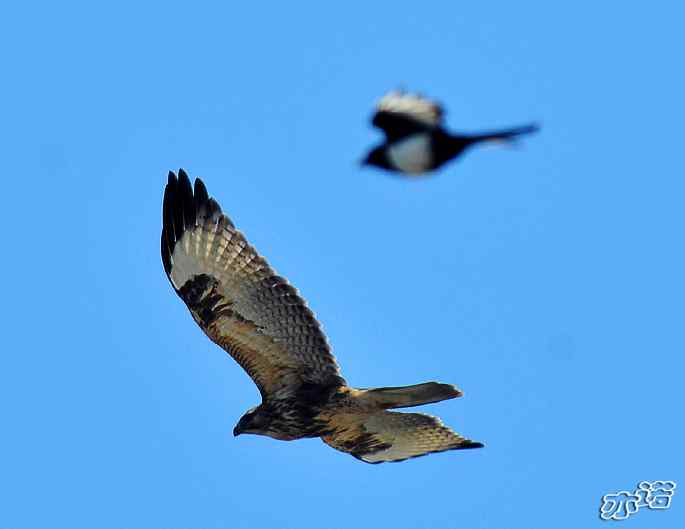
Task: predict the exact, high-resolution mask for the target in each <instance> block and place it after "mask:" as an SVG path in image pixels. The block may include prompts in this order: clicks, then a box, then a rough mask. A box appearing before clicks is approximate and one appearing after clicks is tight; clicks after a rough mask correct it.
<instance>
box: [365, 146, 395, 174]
mask: <svg viewBox="0 0 685 529" xmlns="http://www.w3.org/2000/svg"><path fill="white" fill-rule="evenodd" d="M361 164H362V165H374V166H376V167H382V168H383V169H392V167H391V166H390V164H389V163H388V158H387V157H386V155H385V146H384V145H379V146H378V147H376V148H375V149H372V150H370V151H369V153H368V154H367V155H366V158H364V159H363V160H362V161H361Z"/></svg>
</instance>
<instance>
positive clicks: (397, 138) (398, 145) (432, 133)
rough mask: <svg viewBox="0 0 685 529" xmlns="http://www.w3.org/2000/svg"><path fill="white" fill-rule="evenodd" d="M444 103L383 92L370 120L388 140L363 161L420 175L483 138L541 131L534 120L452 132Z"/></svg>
mask: <svg viewBox="0 0 685 529" xmlns="http://www.w3.org/2000/svg"><path fill="white" fill-rule="evenodd" d="M443 115H444V111H443V109H442V107H441V106H440V105H439V104H437V103H436V102H434V101H430V100H428V99H425V98H424V97H422V96H420V95H418V94H407V93H403V92H389V93H388V94H386V95H385V96H383V97H382V98H381V99H380V101H379V102H378V105H377V106H376V111H375V112H374V115H373V117H372V119H371V123H372V124H373V125H374V126H375V127H378V128H379V129H381V130H382V131H383V133H384V134H385V140H386V141H385V143H383V144H381V145H379V146H377V147H375V148H374V149H372V150H371V151H370V152H369V153H368V155H367V156H366V158H365V159H364V160H363V162H362V164H363V165H373V166H376V167H381V168H383V169H386V170H388V171H394V172H398V173H404V174H409V175H421V174H424V173H427V172H430V171H433V170H434V169H437V168H438V167H440V166H442V165H443V164H445V163H446V162H448V161H450V160H452V159H453V158H456V157H457V156H459V155H460V154H462V153H463V152H464V151H465V150H466V149H467V148H468V147H471V146H473V145H476V144H478V143H483V142H513V141H515V140H516V138H518V137H519V136H522V135H525V134H531V133H533V132H537V131H538V126H537V125H535V124H529V125H524V126H521V127H514V128H510V129H504V130H497V131H491V132H484V133H480V134H451V133H449V132H447V131H446V130H445V129H444V128H443Z"/></svg>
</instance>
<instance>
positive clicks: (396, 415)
mask: <svg viewBox="0 0 685 529" xmlns="http://www.w3.org/2000/svg"><path fill="white" fill-rule="evenodd" d="M329 424H330V426H331V427H333V431H332V432H331V433H330V434H328V435H326V436H324V437H322V439H323V441H324V442H325V443H326V444H327V445H329V446H331V447H332V448H335V449H336V450H340V451H341V452H346V453H348V454H351V455H353V456H354V457H356V458H357V459H360V460H362V461H364V462H366V463H383V462H386V461H404V460H405V459H409V458H412V457H419V456H423V455H426V454H431V453H433V452H444V451H446V450H462V449H465V448H480V447H482V446H483V445H482V443H478V442H475V441H471V440H470V439H467V438H465V437H463V436H461V435H459V434H458V433H456V432H454V431H453V430H451V429H450V428H448V427H447V426H445V425H444V424H442V421H441V420H440V419H438V418H437V417H432V416H431V415H425V414H423V413H402V412H394V411H379V412H376V413H369V414H363V413H340V414H336V415H334V416H333V417H332V419H331V420H330V422H329Z"/></svg>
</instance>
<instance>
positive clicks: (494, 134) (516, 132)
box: [461, 123, 540, 145]
mask: <svg viewBox="0 0 685 529" xmlns="http://www.w3.org/2000/svg"><path fill="white" fill-rule="evenodd" d="M539 130H540V126H539V125H538V124H537V123H530V124H528V125H523V126H521V127H512V128H510V129H503V130H496V131H490V132H482V133H480V134H466V135H464V136H461V139H462V141H464V142H465V143H466V144H468V145H473V144H474V143H482V142H505V143H509V142H513V141H516V139H518V138H519V137H521V136H525V135H528V134H533V133H535V132H537V131H539Z"/></svg>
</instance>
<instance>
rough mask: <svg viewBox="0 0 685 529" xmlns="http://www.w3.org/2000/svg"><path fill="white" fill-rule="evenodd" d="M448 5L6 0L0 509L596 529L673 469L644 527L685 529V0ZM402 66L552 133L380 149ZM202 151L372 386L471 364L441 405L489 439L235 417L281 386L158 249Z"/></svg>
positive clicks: (213, 522) (440, 411)
mask: <svg viewBox="0 0 685 529" xmlns="http://www.w3.org/2000/svg"><path fill="white" fill-rule="evenodd" d="M450 4H451V5H447V3H446V2H441V3H437V2H436V3H433V2H399V1H394V2H391V3H390V2H382V3H381V2H379V3H371V2H345V3H342V4H339V5H333V4H326V5H321V4H318V5H315V4H314V3H309V4H307V6H306V7H303V6H300V5H297V4H295V5H293V4H288V3H286V4H279V5H278V6H277V5H273V4H272V5H266V4H258V5H253V6H252V7H246V4H245V3H231V4H229V3H228V2H222V3H213V4H207V3H202V2H194V3H192V4H191V3H186V4H183V5H178V4H176V3H173V2H168V1H167V2H149V3H145V4H143V3H137V2H136V3H129V2H117V3H116V4H112V5H110V6H108V7H105V6H102V5H95V4H93V3H92V2H89V3H83V4H76V3H74V2H59V3H54V2H50V3H48V2H38V3H29V2H25V3H22V4H21V6H20V5H19V3H16V4H15V5H13V6H9V5H5V6H4V7H2V8H1V10H0V11H1V12H0V19H2V31H0V49H1V50H2V51H0V54H1V55H2V62H1V64H2V78H3V81H2V83H0V117H1V120H2V128H1V129H0V145H2V147H1V149H2V153H3V154H2V165H3V168H2V169H3V173H4V178H3V188H4V192H3V195H2V204H3V207H2V218H3V228H4V229H3V234H4V241H3V243H2V245H1V246H0V252H1V253H2V256H3V258H2V260H1V264H0V268H1V271H2V275H3V277H4V286H3V289H2V290H3V296H2V297H3V302H2V303H1V304H0V316H1V320H2V322H3V325H2V328H3V346H2V349H3V353H2V356H1V358H2V360H1V366H0V417H2V420H1V421H0V504H1V505H2V507H1V508H0V527H2V528H3V529H4V528H8V529H9V528H12V529H21V528H44V527H69V528H70V529H81V528H83V529H93V528H98V529H100V528H102V529H110V528H111V529H119V528H121V529H128V528H146V529H149V528H163V529H175V528H178V529H183V528H199V527H201V528H230V529H267V528H278V529H290V528H292V529H310V528H311V529H321V528H327V529H338V528H349V527H359V528H366V527H393V528H396V529H404V528H406V529H417V528H419V529H423V528H431V529H434V528H436V527H446V528H465V529H477V528H493V529H495V528H513V527H521V528H524V527H525V528H529V527H550V526H554V527H559V528H574V529H576V528H579V527H602V526H604V525H606V524H607V523H608V522H602V521H600V520H599V518H598V515H597V512H598V508H599V503H600V497H601V496H602V495H603V494H605V493H609V492H613V491H618V490H621V489H627V490H632V489H633V488H634V487H635V485H636V483H637V482H638V481H640V480H656V479H672V480H676V481H678V480H680V483H681V485H680V486H681V488H682V489H683V490H682V491H681V492H680V496H679V495H678V493H676V496H675V498H674V500H673V506H672V508H671V510H670V511H668V512H655V511H645V512H643V511H640V512H639V513H638V514H637V515H635V516H634V517H633V518H631V519H630V520H628V521H626V522H622V525H621V527H627V528H650V529H654V528H656V529H660V528H669V529H670V528H674V527H685V463H684V459H683V457H682V450H683V446H685V435H684V433H685V432H684V427H683V420H682V409H683V404H685V402H684V400H685V399H683V393H682V377H683V370H684V367H685V362H684V361H683V353H684V352H685V335H684V333H685V331H684V318H683V309H684V307H685V305H684V303H685V302H684V301H683V300H684V299H685V286H684V280H683V270H684V269H685V251H684V250H683V227H684V221H685V214H684V213H683V196H684V195H685V184H684V182H683V179H684V177H685V175H684V174H683V168H682V167H683V123H684V120H685V115H684V111H683V93H685V86H684V85H685V82H684V81H685V77H684V74H683V69H682V52H683V48H684V46H685V43H684V42H683V41H684V39H683V37H682V20H683V16H684V15H685V12H684V11H683V8H682V7H675V4H676V3H675V2H658V1H656V2H650V3H648V4H643V7H641V8H638V7H635V4H630V3H628V4H626V3H618V2H611V3H606V4H603V3H597V2H584V1H581V2H574V3H572V4H559V3H549V2H539V1H536V2H532V1H523V0H522V1H517V2H495V3H493V2H468V3H464V2H452V3H450ZM398 86H404V87H407V88H410V89H417V90H421V91H423V92H425V93H427V94H430V95H431V96H434V97H436V98H438V99H440V100H441V101H443V102H444V104H445V106H446V108H447V110H448V116H447V120H448V123H449V125H450V126H451V128H453V129H456V130H460V129H461V130H478V129H480V128H484V129H487V128H494V127H497V126H507V125H515V124H519V123H521V122H526V121H528V120H530V119H537V120H540V121H541V122H542V123H543V132H542V133H541V134H540V135H538V136H536V137H534V138H531V139H530V140H529V141H526V142H524V144H523V145H522V146H521V148H518V149H499V150H497V149H487V150H482V151H478V152H476V151H474V152H472V153H470V155H468V156H466V157H465V158H463V159H462V160H461V161H459V162H458V163H455V164H452V165H449V166H447V167H446V168H445V169H444V170H443V171H442V172H440V173H439V174H438V175H437V176H436V177H435V178H432V179H427V180H423V181H420V182H405V181H400V180H397V179H394V178H391V177H389V176H387V175H386V174H383V173H380V172H376V171H372V170H360V169H359V168H358V166H357V161H358V160H359V158H360V157H361V156H362V154H363V153H364V151H365V149H366V148H367V147H368V146H370V145H371V144H372V143H374V142H376V141H378V139H379V135H378V134H377V133H376V132H375V131H373V130H372V129H371V128H370V126H369V125H368V117H369V114H370V111H371V108H372V104H373V102H374V100H375V99H376V98H377V97H378V96H380V95H381V94H382V93H383V92H385V91H386V90H388V89H391V88H395V87H398ZM181 166H182V167H184V168H185V169H187V170H188V171H189V173H190V174H191V176H193V177H195V176H202V177H203V178H204V180H205V182H206V183H207V186H208V188H209V191H210V193H211V194H213V195H214V196H216V197H217V199H218V200H219V201H220V203H221V204H222V206H223V208H224V210H225V211H226V212H228V213H229V214H230V216H231V217H232V218H233V220H234V221H235V223H236V224H237V226H238V227H239V228H240V229H241V230H243V231H244V232H245V233H246V234H247V236H248V237H249V239H250V240H251V242H252V243H253V244H254V245H255V246H256V247H257V248H258V249H259V251H260V252H261V253H262V254H263V255H265V256H266V257H267V258H268V259H269V261H270V262H271V264H272V265H273V266H274V268H276V270H277V271H278V272H279V273H280V274H281V275H283V276H285V277H287V278H289V280H290V281H291V282H292V283H293V284H294V285H295V286H296V287H297V288H298V289H299V290H300V291H301V293H302V295H303V296H304V297H305V298H306V299H307V300H308V301H309V303H310V305H311V307H312V309H313V310H314V311H315V312H316V314H317V316H318V317H319V319H320V320H321V321H322V322H323V325H324V328H325V331H326V332H327V334H328V336H329V339H330V341H331V343H332V345H333V348H334V352H335V354H336V355H337V357H338V359H339V362H340V364H341V366H342V369H343V372H344V374H345V376H346V378H347V379H348V381H349V382H350V383H351V384H353V385H356V386H360V387H365V386H379V385H401V384H411V383H417V382H422V381H427V380H440V381H444V382H450V383H454V384H457V385H458V386H459V387H461V388H462V389H463V390H464V393H465V396H464V397H463V398H462V399H458V400H454V401H449V402H444V403H441V404H436V405H432V406H429V407H426V410H428V411H429V412H430V413H433V414H436V415H439V416H440V417H442V418H443V420H444V421H445V422H446V423H447V424H449V425H451V426H453V427H454V428H455V429H456V430H457V431H460V432H463V433H464V434H466V435H468V436H470V437H472V438H474V439H477V440H479V441H483V442H484V443H485V444H486V448H484V449H481V450H475V451H468V452H452V453H446V454H438V455H434V456H429V457H425V458H421V459H417V460H413V461H408V462H404V463H399V464H386V465H365V464H363V463H360V462H358V461H356V460H354V459H353V458H351V457H349V456H347V455H344V454H342V453H339V452H335V451H334V450H331V449H330V448H329V447H327V446H325V445H324V444H323V443H322V442H321V441H319V440H316V439H315V440H305V441H298V442H292V443H284V442H277V441H273V440H271V439H267V438H259V437H254V436H243V437H239V438H233V436H232V434H231V431H232V428H233V426H234V424H235V423H236V421H237V420H238V418H239V417H240V416H241V415H242V414H243V412H244V411H245V410H246V409H247V408H249V407H250V406H252V405H255V404H257V403H258V402H259V395H258V392H257V390H256V388H255V387H254V385H253V384H252V382H251V381H250V380H249V378H248V377H247V375H245V374H244V373H243V372H242V371H241V370H240V368H239V367H238V366H237V365H236V364H235V363H234V362H233V361H232V360H231V359H230V358H229V357H228V356H227V355H226V354H224V353H223V352H222V351H221V350H220V349H219V348H217V347H216V346H214V345H213V344H212V343H211V342H209V340H207V339H206V338H205V336H204V335H203V334H202V333H201V331H200V330H199V329H198V328H197V327H196V325H195V324H194V323H193V321H192V320H191V318H190V316H189V314H188V313H187V310H186V309H185V307H184V306H183V304H182V302H181V301H180V300H179V299H178V298H177V297H176V295H175V294H174V293H173V291H172V289H171V287H170V286H169V284H168V283H167V279H166V277H165V276H164V273H163V270H162V264H161V261H160V257H159V231H160V225H161V202H162V192H163V186H164V183H165V179H166V173H167V171H168V170H169V169H177V168H178V167H181ZM611 523H616V522H611ZM607 527H608V526H607Z"/></svg>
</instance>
